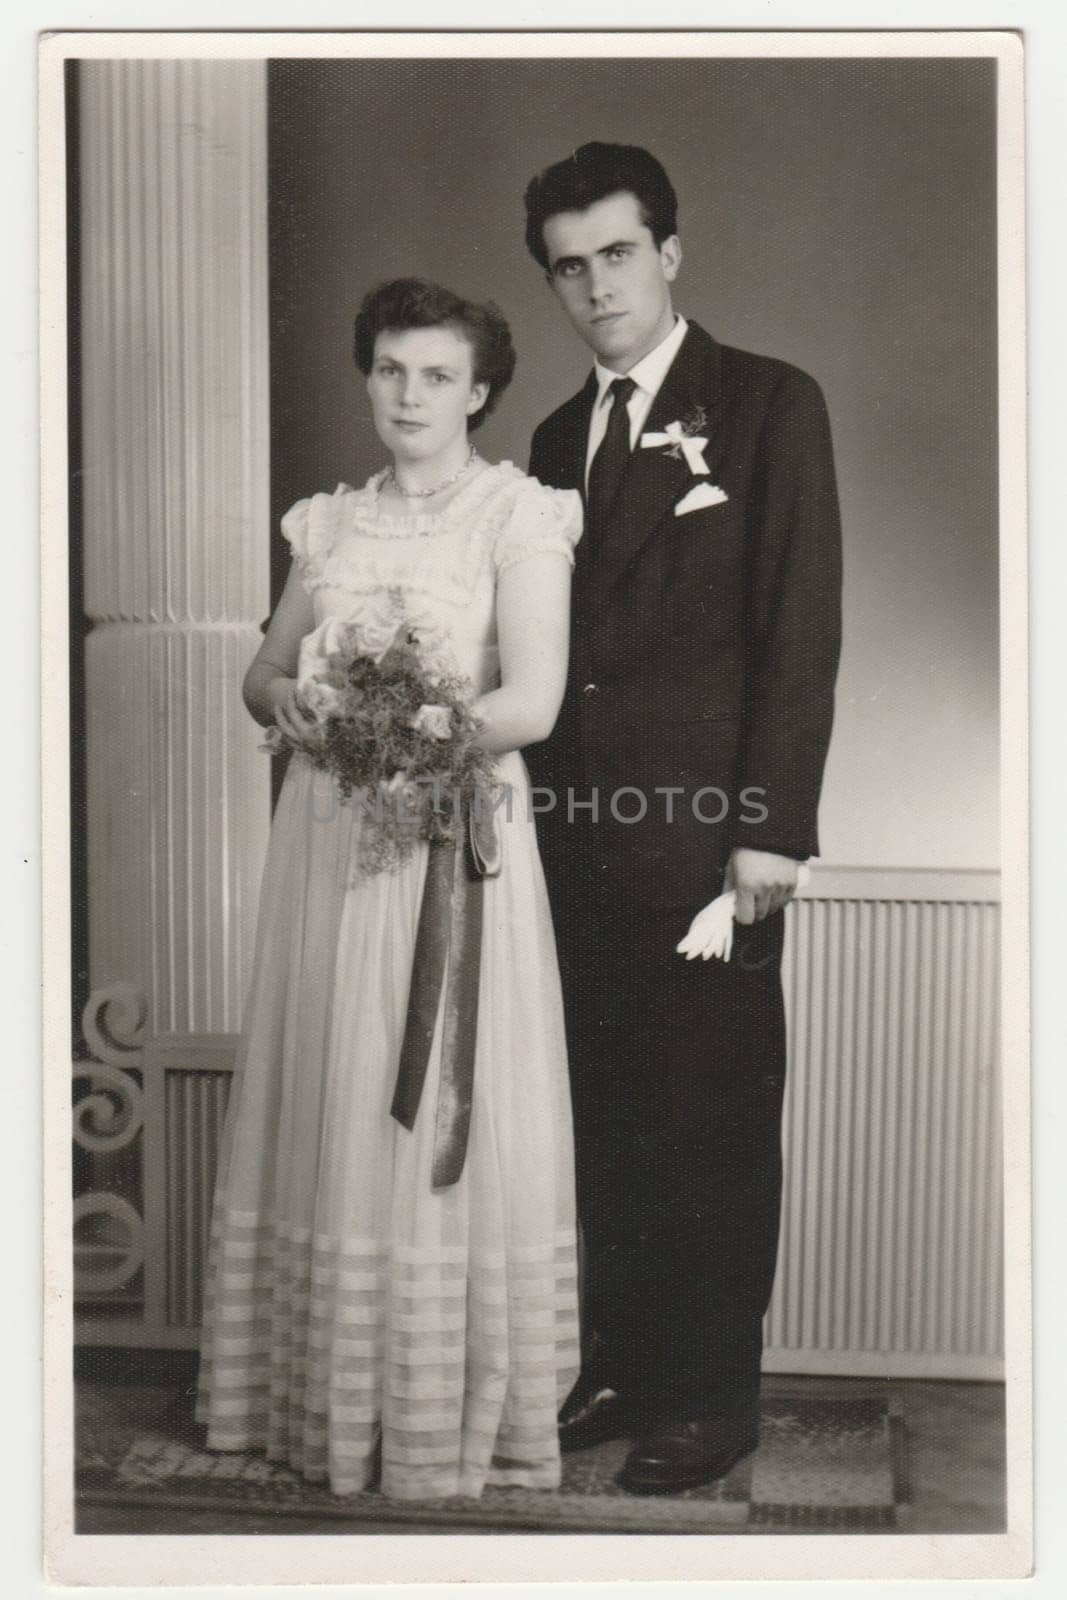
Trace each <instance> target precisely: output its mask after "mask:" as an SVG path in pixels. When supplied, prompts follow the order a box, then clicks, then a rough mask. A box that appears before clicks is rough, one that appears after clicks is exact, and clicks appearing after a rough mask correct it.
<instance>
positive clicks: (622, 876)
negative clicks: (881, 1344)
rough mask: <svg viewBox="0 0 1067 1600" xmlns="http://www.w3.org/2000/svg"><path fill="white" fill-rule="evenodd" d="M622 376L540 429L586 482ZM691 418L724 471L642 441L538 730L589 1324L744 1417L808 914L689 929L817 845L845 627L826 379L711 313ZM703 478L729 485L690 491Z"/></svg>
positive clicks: (658, 1382) (668, 1378)
mask: <svg viewBox="0 0 1067 1600" xmlns="http://www.w3.org/2000/svg"><path fill="white" fill-rule="evenodd" d="M596 392H597V388H596V382H595V378H594V377H593V376H592V375H591V376H590V380H589V382H588V383H587V384H586V385H585V387H584V388H583V389H582V390H581V391H580V393H578V394H577V395H575V396H574V397H573V398H572V399H571V400H569V401H568V402H567V403H566V404H565V405H563V406H561V407H560V408H559V410H558V411H556V412H554V413H553V414H552V415H551V416H550V417H549V418H547V420H546V421H544V422H543V423H542V424H541V425H540V427H539V428H538V429H537V431H536V433H535V435H534V441H533V448H532V452H531V457H530V471H531V473H532V474H533V476H535V477H537V478H539V479H540V480H541V481H542V482H543V483H547V484H550V485H552V486H554V487H556V488H565V489H572V488H577V489H581V490H583V491H584V481H585V463H586V450H587V442H588V437H589V424H590V416H591V412H592V407H593V402H594V399H595V397H596ZM675 421H678V422H682V423H683V424H690V425H691V426H690V429H689V431H691V432H697V433H699V434H700V435H702V436H704V437H706V438H707V440H708V445H707V448H706V451H705V460H706V463H707V466H708V468H709V472H708V475H707V477H706V478H701V477H699V476H695V475H694V474H693V473H692V471H691V468H690V466H689V465H688V464H687V461H686V460H685V458H684V456H683V455H681V454H679V455H678V456H672V455H671V454H669V453H668V452H667V450H665V449H664V448H662V447H660V448H654V449H653V448H649V449H642V448H640V446H638V448H636V449H635V450H634V451H633V452H632V454H631V456H630V459H629V463H628V465H627V467H626V469H625V472H624V475H623V478H622V480H621V484H620V487H619V490H618V493H617V495H616V497H615V499H614V502H613V504H612V508H611V511H610V513H609V514H608V515H607V516H606V517H604V518H603V521H602V526H599V527H591V528H589V529H588V531H587V535H586V537H585V538H584V539H583V541H582V544H580V545H579V550H578V561H577V567H576V571H575V581H574V590H573V631H572V645H571V664H570V672H569V683H568V691H567V696H566V699H565V702H564V707H563V710H562V713H561V716H560V720H559V723H558V725H557V728H556V730H555V732H554V734H553V736H552V738H551V739H550V740H548V741H547V742H546V743H545V744H543V745H541V746H538V747H536V748H535V749H533V750H531V751H529V752H528V753H527V754H528V759H529V763H530V767H531V771H532V774H533V779H534V782H535V784H537V785H539V786H542V787H544V788H550V789H551V790H552V791H553V793H554V794H555V796H556V804H555V808H554V809H553V810H552V811H550V812H545V813H543V814H542V815H541V816H539V819H538V827H539V836H540V840H541V846H542V852H543V858H544V862H545V868H546V873H547V876H548V880H549V887H550V891H551V895H552V903H553V912H554V916H555V920H556V928H557V937H558V941H559V948H560V961H561V968H562V971H563V978H564V993H565V999H566V1004H567V1017H568V1043H569V1048H570V1055H571V1072H572V1085H573V1097H574V1107H575V1128H576V1135H577V1144H578V1183H579V1202H580V1207H581V1214H582V1223H583V1229H584V1235H585V1243H586V1262H587V1267H586V1298H585V1312H586V1320H587V1326H589V1327H591V1328H592V1330H593V1331H594V1333H595V1335H596V1340H597V1351H598V1354H597V1358H596V1359H597V1361H598V1363H599V1364H600V1366H601V1368H602V1371H603V1375H604V1377H605V1379H606V1380H607V1381H611V1382H613V1383H614V1385H615V1387H617V1388H619V1389H620V1391H623V1392H625V1393H626V1394H627V1395H628V1396H629V1397H630V1398H631V1399H636V1400H639V1401H640V1402H641V1404H642V1405H643V1406H645V1407H647V1410H648V1412H649V1414H650V1415H651V1416H653V1417H655V1418H659V1417H661V1416H663V1417H667V1416H679V1417H686V1418H694V1417H698V1416H715V1415H732V1414H736V1413H738V1412H741V1411H746V1410H750V1409H751V1408H752V1407H753V1406H754V1404H755V1400H756V1397H757V1394H758V1383H759V1361H760V1350H761V1324H762V1318H763V1315H764V1312H765V1310H766V1306H767V1301H768V1299H769V1296H770V1291H771V1286H772V1282H773V1275H774V1262H775V1255H776V1250H777V1237H778V1211H779V1201H780V1192H781V1166H780V1154H779V1141H780V1119H781V1107H782V1094H783V1088H784V1074H785V1029H784V1018H783V1008H782V995H781V981H780V957H781V945H782V922H783V917H782V913H780V912H779V913H777V914H774V915H772V916H770V917H768V918H766V919H765V920H764V921H763V922H761V923H758V924H756V925H754V926H753V927H751V928H741V927H739V928H737V929H736V930H735V934H736V937H735V945H734V952H733V956H732V958H731V960H730V962H729V963H723V962H721V961H718V960H712V961H709V962H707V963H705V962H701V961H695V962H687V961H686V960H685V959H684V958H683V957H682V956H680V955H678V954H676V953H675V946H676V944H677V943H678V940H679V939H680V938H681V937H682V936H683V934H684V933H685V932H686V929H687V928H688V925H689V922H690V919H691V918H692V916H693V915H694V913H695V912H696V911H697V910H699V909H700V908H701V907H702V906H704V905H706V904H707V903H708V902H709V901H710V900H712V899H713V898H714V897H715V896H716V895H717V894H719V893H720V892H721V891H722V887H723V871H724V868H725V865H726V862H727V859H728V857H729V854H730V851H731V850H732V849H733V848H734V847H735V846H745V847H749V848H752V849H756V850H769V851H773V852H775V853H777V854H781V855H789V856H793V857H796V858H798V859H802V858H804V857H806V856H808V855H811V854H814V853H816V852H817V850H818V841H817V836H816V806H817V801H818V796H819V789H820V784H821V780H822V770H823V763H824V760H825V756H826V750H827V744H828V741H829V737H830V726H831V721H832V715H833V687H834V678H835V674H836V669H837V659H838V652H839V643H840V587H841V571H840V525H839V517H838V506H837V494H836V488H835V480H834V469H833V457H832V451H831V444H830V432H829V425H828V421H827V416H826V409H825V406H824V403H823V399H822V395H821V393H820V391H819V388H818V386H817V385H816V384H815V383H814V381H813V380H812V379H811V378H809V377H807V376H806V375H805V374H804V373H802V372H800V371H798V370H797V369H796V368H794V367H790V366H787V365H786V364H785V363H783V362H780V361H775V360H771V359H769V358H766V357H761V356H755V355H751V354H748V353H746V352H744V351H741V350H734V349H730V348H729V347H726V346H723V345H720V344H718V343H717V342H716V341H715V340H714V339H712V338H710V337H709V335H708V334H706V333H705V332H704V331H703V330H702V329H700V328H699V327H697V326H696V325H695V324H692V323H691V324H690V325H689V329H688V332H687V333H686V336H685V338H684V340H683V342H682V344H681V346H680V348H679V351H678V354H677V355H676V357H675V359H674V361H673V363H672V365H671V366H670V368H669V370H668V372H667V375H666V378H665V379H664V381H663V383H662V385H661V387H660V389H659V392H658V394H657V395H656V397H655V399H654V401H653V403H652V407H651V410H650V412H649V415H648V417H647V420H646V421H645V423H644V427H643V432H645V433H648V432H660V431H662V430H663V429H664V428H665V427H666V426H667V424H669V423H671V422H675ZM700 483H705V484H707V485H713V486H716V487H717V488H719V489H721V490H722V491H724V492H725V499H720V500H719V501H718V502H717V503H715V504H712V505H708V506H706V507H705V508H702V509H698V510H695V511H692V512H687V513H685V514H682V515H676V514H675V506H676V505H677V504H678V502H679V501H681V500H682V498H683V497H684V496H685V495H686V494H687V493H688V492H689V491H690V490H691V489H692V488H694V486H696V485H697V484H700ZM657 790H660V791H666V790H670V791H672V793H671V794H670V795H668V794H667V793H665V792H660V793H657V792H656V791H657ZM568 791H572V792H573V796H574V801H575V802H576V805H575V806H572V807H571V808H570V810H568ZM594 791H595V793H596V797H597V807H598V810H597V814H596V816H595V818H594V814H593V812H592V810H591V809H590V808H589V806H588V802H589V801H590V799H591V797H592V793H593V792H594ZM635 791H637V792H636V793H635ZM540 798H541V801H542V803H545V801H544V797H540ZM583 803H585V804H584V805H583ZM622 819H626V820H622ZM633 819H637V820H633ZM716 819H718V820H716Z"/></svg>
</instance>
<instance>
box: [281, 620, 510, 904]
mask: <svg viewBox="0 0 1067 1600" xmlns="http://www.w3.org/2000/svg"><path fill="white" fill-rule="evenodd" d="M297 684H298V688H297V696H298V701H299V703H300V706H301V709H302V710H303V712H304V715H305V716H306V717H308V718H309V719H312V720H314V722H315V724H316V733H315V735H314V737H313V738H312V739H309V740H305V741H301V743H300V745H299V749H300V750H302V752H303V753H304V755H305V756H306V757H307V758H308V759H309V760H310V761H311V762H312V764H313V765H314V766H316V767H318V768H319V769H320V770H322V771H325V772H329V773H331V774H332V776H333V777H334V778H335V779H336V780H337V785H338V788H339V790H340V794H341V798H342V800H350V799H352V798H353V797H354V798H355V800H356V803H357V804H358V805H359V806H360V808H361V810H362V812H363V815H364V818H365V819H366V820H367V821H369V823H370V826H367V827H364V829H363V834H362V837H361V841H360V864H361V866H362V868H363V870H364V871H365V872H369V873H373V872H380V871H382V870H383V869H386V868H389V867H393V866H396V865H398V864H399V863H400V862H401V861H403V860H405V859H406V858H407V857H408V856H410V854H411V852H412V850H413V849H414V847H415V844H416V842H417V841H418V840H420V839H425V840H429V841H431V842H435V841H436V842H444V841H446V840H450V839H457V838H458V837H459V836H460V828H461V825H462V822H463V819H464V818H465V817H466V816H467V815H468V814H469V809H470V807H471V806H472V805H477V804H478V802H479V799H480V797H481V796H483V795H486V794H488V793H489V792H491V791H492V789H493V787H494V772H493V762H492V757H491V756H490V755H489V754H488V753H487V752H486V751H485V750H482V749H480V748H479V747H478V746H477V745H475V743H474V738H475V735H476V733H477V732H478V722H477V720H476V718H475V717H474V715H473V713H472V711H471V686H470V682H469V680H468V679H466V678H465V677H463V676H462V675H461V674H459V673H458V672H456V671H454V670H451V669H450V667H449V665H448V662H447V656H446V653H445V651H444V649H443V648H441V640H440V637H439V634H438V631H437V629H436V628H435V626H434V625H433V624H429V625H422V626H420V625H419V624H418V623H417V622H416V621H414V620H413V619H412V618H411V617H410V616H408V615H406V614H405V612H404V608H403V605H402V603H401V602H400V600H399V598H397V597H393V598H392V599H391V600H390V603H389V607H388V609H387V610H386V611H384V612H381V613H380V614H378V615H374V616H370V617H368V618H364V619H360V620H357V621H348V620H346V619H343V618H339V617H330V618H328V619H327V620H326V621H325V622H324V623H322V624H321V626H320V627H318V628H316V629H315V630H314V632H313V633H311V634H309V635H308V636H307V638H306V639H305V640H304V641H303V643H302V645H301V649H300V665H299V668H298V671H297ZM271 735H273V738H271ZM271 735H268V738H269V740H270V743H269V745H268V748H273V749H278V748H281V747H283V746H286V745H288V744H290V742H291V741H290V740H288V739H287V738H286V737H285V736H284V735H283V734H282V733H281V731H280V730H279V729H272V730H271Z"/></svg>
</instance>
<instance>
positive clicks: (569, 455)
mask: <svg viewBox="0 0 1067 1600" xmlns="http://www.w3.org/2000/svg"><path fill="white" fill-rule="evenodd" d="M596 390H597V383H596V374H595V372H591V373H590V374H589V376H588V378H587V379H586V382H585V387H584V388H582V389H579V391H578V393H577V394H576V395H575V396H574V397H573V399H572V400H570V401H569V402H568V404H567V407H566V410H565V411H564V414H563V416H562V417H561V418H560V429H559V436H558V439H557V442H556V451H555V456H556V460H555V472H554V474H553V479H552V486H553V488H555V489H577V490H578V492H579V494H580V495H581V496H582V501H583V504H584V502H585V456H586V450H587V448H588V444H589V419H590V417H591V416H592V414H593V401H594V400H595V399H596Z"/></svg>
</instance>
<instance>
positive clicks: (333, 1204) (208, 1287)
mask: <svg viewBox="0 0 1067 1600" xmlns="http://www.w3.org/2000/svg"><path fill="white" fill-rule="evenodd" d="M501 776H502V777H503V778H504V779H505V780H506V781H507V782H508V783H509V785H510V801H509V805H508V806H507V808H502V810H501V811H500V812H499V813H498V825H499V827H500V831H501V835H502V839H503V868H502V871H501V873H500V876H499V877H497V878H494V879H489V880H487V881H486V883H485V886H484V891H483V892H484V896H485V899H484V922H483V933H482V951H481V963H480V988H479V1005H478V1028H477V1043H476V1053H475V1073H474V1095H473V1107H472V1112H471V1123H470V1135H469V1143H468V1148H467V1157H466V1162H465V1166H464V1170H463V1173H462V1176H461V1177H460V1179H459V1181H458V1183H456V1184H454V1185H453V1186H451V1187H449V1188H445V1189H437V1190H435V1189H434V1188H433V1187H432V1183H431V1165H432V1156H433V1141H434V1125H435V1109H436V1103H437V1088H438V1080H439V1075H440V1062H441V1057H440V1037H441V1029H440V1023H441V1018H440V1016H439V1018H438V1027H437V1030H436V1033H435V1037H434V1042H433V1045H432V1048H431V1053H430V1061H429V1068H428V1071H427V1077H426V1082H425V1087H424V1090H423V1095H422V1100H421V1103H420V1106H419V1112H418V1115H417V1116H416V1119H415V1126H414V1128H413V1129H412V1130H410V1131H409V1130H408V1129H406V1128H404V1127H402V1126H401V1125H400V1124H399V1123H398V1122H396V1121H395V1120H394V1119H393V1118H392V1117H391V1116H390V1104H391V1101H392V1096H393V1091H394V1087H395V1083H396V1073H397V1066H398V1061H399V1055H400V1048H401V1043H402V1040H403V1036H404V1026H405V1020H406V1015H407V1004H408V992H409V987H410V981H411V970H412V960H413V955H414V947H415V935H416V929H417V925H418V915H419V907H420V902H421V895H422V886H423V882H424V879H425V875H426V862H427V846H425V845H420V846H419V847H418V848H417V849H416V851H415V854H414V855H413V856H412V857H411V858H409V859H408V860H407V861H406V862H405V863H404V864H403V865H402V866H400V867H399V868H397V869H395V870H393V871H386V872H381V873H377V874H374V875H372V876H366V875H363V874H361V872H360V869H359V837H360V830H361V828H363V827H365V826H369V825H371V824H370V823H369V822H368V821H367V819H366V817H365V816H364V814H363V813H362V812H361V811H360V809H359V808H358V807H357V806H354V805H352V804H342V803H341V802H340V801H339V799H338V796H337V791H336V788H335V786H334V784H333V781H332V779H330V778H329V777H328V776H326V775H325V774H321V773H316V772H315V771H314V770H313V769H312V767H311V766H310V765H309V763H308V762H306V761H305V760H304V759H302V758H301V757H299V756H295V757H294V758H293V759H292V761H291V763H290V769H289V772H288V774H287V777H286V781H285V784H284V786H283V791H282V794H281V797H280V801H279V805H278V809H277V812H276V816H275V820H274V825H273V828H272V833H271V840H270V845H269V850H268V858H267V864H266V870H265V875H264V882H263V890H262V895H261V904H260V917H259V925H258V930H257V938H256V948H255V955H254V965H253V976H252V982H251V987H250V992H249V996H248V1001H247V1006H246V1011H245V1026H244V1030H243V1033H242V1037H241V1044H240V1050H239V1055H238V1060H237V1065H236V1069H235V1073H234V1077H233V1082H232V1087H231V1092H230V1099H229V1104H228V1108H227V1115H226V1121H225V1124H224V1130H223V1137H222V1142H221V1147H220V1153H219V1170H218V1180H217V1188H216V1195H215V1204H214V1210H213V1216H212V1227H211V1242H210V1250H209V1256H208V1269H207V1277H206V1282H205V1292H204V1321H203V1335H202V1342H201V1363H200V1377H199V1387H198V1394H197V1404H196V1416H197V1420H198V1421H199V1422H201V1423H202V1424H204V1425H205V1426H206V1428H207V1443H208V1447H209V1448H210V1449H214V1450H262V1451H264V1452H265V1454H266V1456H267V1458H268V1459H269V1460H272V1461H276V1462H284V1463H287V1464H289V1465H290V1466H292V1467H294V1468H295V1469H296V1470H297V1471H299V1472H300V1473H302V1474H303V1475H304V1476H305V1477H307V1478H308V1479H309V1480H312V1481H320V1482H328V1483H329V1485H330V1487H331V1489H332V1490H333V1491H334V1492H335V1493H337V1494H349V1493H355V1492H358V1491H359V1490H361V1489H363V1488H365V1487H366V1486H367V1485H368V1484H369V1483H370V1482H371V1480H372V1478H374V1477H375V1475H376V1473H377V1470H378V1461H379V1458H380V1472H381V1479H380V1482H381V1489H382V1492H383V1493H384V1494H386V1495H388V1496H392V1497H395V1498H400V1499H421V1498H436V1497H439V1496H450V1495H456V1494H459V1495H470V1496H477V1495H478V1494H480V1493H481V1491H482V1488H483V1487H484V1485H485V1484H486V1483H491V1484H502V1485H504V1484H513V1485H523V1486H528V1487H542V1488H546V1489H550V1488H553V1487H555V1486H557V1485H558V1483H559V1477H560V1458H559V1446H558V1441H557V1433H556V1417H557V1412H558V1408H559V1404H560V1401H561V1400H562V1398H563V1396H564V1395H565V1394H566V1392H567V1390H568V1389H569V1388H570V1386H571V1384H572V1382H573V1380H574V1377H575V1376H576V1373H577V1366H578V1307H577V1276H576V1242H575V1216H574V1156H573V1134H572V1124H571V1110H570V1100H569V1094H568V1082H567V1064H566V1048H565V1041H564V1029H563V1015H562V1003H561V998H560V988H559V975H558V970H557V966H556V956H555V945H554V940H553V934H552V924H551V918H550V913H549V908H548V900H547V895H546V892H545V885H544V878H543V875H542V872H541V864H540V860H539V858H538V855H537V847H536V840H535V836H534V829H533V823H532V820H531V819H530V817H529V814H528V778H527V775H526V770H525V766H524V765H523V763H522V760H521V758H520V757H519V756H518V755H513V756H509V757H506V758H505V759H504V761H503V762H502V763H501Z"/></svg>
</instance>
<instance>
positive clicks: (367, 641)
mask: <svg viewBox="0 0 1067 1600" xmlns="http://www.w3.org/2000/svg"><path fill="white" fill-rule="evenodd" d="M399 631H400V625H399V623H398V622H397V620H396V618H395V617H367V618H365V619H363V620H361V621H360V622H358V623H357V624H356V625H355V628H354V630H353V632H354V634H355V638H356V642H357V647H358V649H359V653H360V655H361V656H367V657H369V659H370V660H371V661H373V662H375V663H377V662H379V661H381V660H382V657H383V656H384V655H385V654H386V653H387V651H388V650H389V648H390V646H391V645H393V644H395V643H396V636H397V634H398V632H399Z"/></svg>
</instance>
